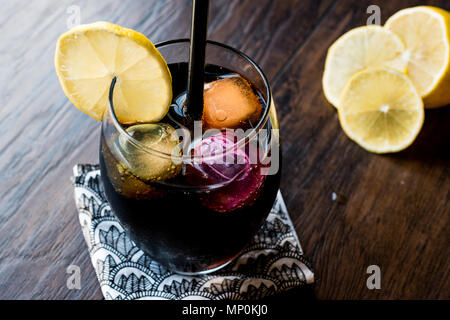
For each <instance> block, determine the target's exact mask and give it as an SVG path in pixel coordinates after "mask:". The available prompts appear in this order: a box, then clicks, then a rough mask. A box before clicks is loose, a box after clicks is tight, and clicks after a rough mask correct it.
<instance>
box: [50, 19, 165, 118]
mask: <svg viewBox="0 0 450 320" xmlns="http://www.w3.org/2000/svg"><path fill="white" fill-rule="evenodd" d="M55 69H56V73H57V75H58V78H59V81H60V84H61V86H62V88H63V90H64V93H65V94H66V96H67V97H68V98H69V99H70V101H72V103H73V104H74V105H75V106H76V107H77V108H78V109H80V110H82V111H84V112H85V113H87V114H88V115H90V116H91V117H93V118H95V119H96V120H102V119H103V115H104V113H105V110H106V109H107V107H108V105H109V102H108V95H109V88H110V85H111V82H112V79H113V78H114V77H116V78H117V82H116V85H115V88H114V108H115V113H116V115H117V118H118V120H119V122H121V123H123V124H131V123H143V122H157V121H159V120H161V119H162V118H163V117H164V116H165V114H166V113H167V111H168V110H169V107H170V103H171V101H172V78H171V75H170V71H169V69H168V67H167V63H166V62H165V60H164V58H163V57H162V56H161V54H160V53H159V52H158V50H157V49H156V48H155V46H154V45H153V44H152V43H151V41H150V40H149V39H147V38H146V37H145V36H144V35H142V34H141V33H138V32H136V31H134V30H131V29H127V28H123V27H120V26H117V25H114V24H112V23H108V22H96V23H92V24H87V25H80V26H78V27H75V28H73V29H71V30H69V31H67V32H66V33H64V34H63V35H61V37H60V38H59V39H58V42H57V45H56V52H55Z"/></svg>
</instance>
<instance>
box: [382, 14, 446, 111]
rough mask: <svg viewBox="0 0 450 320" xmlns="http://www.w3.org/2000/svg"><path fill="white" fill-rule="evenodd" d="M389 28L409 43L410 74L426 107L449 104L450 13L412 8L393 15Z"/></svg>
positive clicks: (387, 25)
mask: <svg viewBox="0 0 450 320" xmlns="http://www.w3.org/2000/svg"><path fill="white" fill-rule="evenodd" d="M385 27H386V28H387V29H388V30H391V31H393V32H395V33H396V34H397V35H398V36H399V37H400V38H401V39H402V40H403V42H404V43H405V45H406V49H407V53H408V57H409V63H408V75H409V77H410V78H411V79H412V81H413V83H414V85H415V86H416V88H417V90H418V91H419V94H420V95H421V96H422V97H423V99H424V103H425V107H427V108H436V107H441V106H444V105H447V104H449V103H450V53H449V47H450V13H449V12H448V11H446V10H443V9H439V8H434V7H414V8H408V9H404V10H400V11H398V12H397V13H395V14H394V15H393V16H392V17H390V18H389V19H388V21H387V22H386V25H385Z"/></svg>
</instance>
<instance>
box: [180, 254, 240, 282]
mask: <svg viewBox="0 0 450 320" xmlns="http://www.w3.org/2000/svg"><path fill="white" fill-rule="evenodd" d="M239 254H240V252H239V253H238V254H236V255H235V256H233V257H231V258H230V259H228V260H227V261H225V262H224V263H222V264H221V265H218V266H216V267H214V268H210V269H206V270H201V271H196V272H184V271H178V270H173V272H174V273H176V274H180V275H183V276H202V275H205V274H210V273H213V272H216V271H218V270H220V269H222V268H224V267H226V266H227V265H229V264H230V263H231V262H232V261H233V260H234V259H235V258H237V257H238V256H239Z"/></svg>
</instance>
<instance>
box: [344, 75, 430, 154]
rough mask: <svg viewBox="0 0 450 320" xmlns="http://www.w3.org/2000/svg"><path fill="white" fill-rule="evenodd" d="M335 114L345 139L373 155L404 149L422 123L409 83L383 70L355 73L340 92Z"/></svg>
mask: <svg viewBox="0 0 450 320" xmlns="http://www.w3.org/2000/svg"><path fill="white" fill-rule="evenodd" d="M338 113H339V121H340V123H341V126H342V129H343V130H344V132H345V133H346V134H347V136H348V137H349V138H350V139H352V140H353V141H355V142H356V143H358V144H359V145H360V146H361V147H363V148H364V149H366V150H368V151H370V152H375V153H389V152H397V151H401V150H403V149H405V148H407V147H408V146H409V145H411V144H412V143H413V141H414V140H415V138H416V137H417V135H418V134H419V132H420V129H421V128H422V124H423V121H424V109H423V102H422V99H421V97H420V95H419V94H418V92H417V90H416V88H415V86H414V84H413V83H412V81H411V80H410V79H409V78H408V77H407V76H406V75H405V74H403V73H401V72H398V71H395V70H393V69H389V68H385V67H381V68H371V69H367V70H364V71H361V72H358V73H356V74H355V75H354V76H353V77H352V78H351V79H350V80H349V81H348V83H347V85H346V86H345V88H344V91H343V92H342V95H341V97H340V99H339V106H338Z"/></svg>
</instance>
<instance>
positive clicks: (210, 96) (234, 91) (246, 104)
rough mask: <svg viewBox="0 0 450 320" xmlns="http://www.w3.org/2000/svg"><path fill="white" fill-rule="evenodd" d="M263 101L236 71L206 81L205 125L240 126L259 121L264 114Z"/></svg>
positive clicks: (213, 126) (211, 126)
mask: <svg viewBox="0 0 450 320" xmlns="http://www.w3.org/2000/svg"><path fill="white" fill-rule="evenodd" d="M261 109H262V105H261V101H260V100H259V98H258V97H257V96H256V94H255V93H254V91H253V89H252V87H251V86H250V84H249V83H248V81H247V80H245V79H244V78H242V77H240V76H238V75H236V76H230V77H227V78H223V79H219V80H216V81H213V82H210V83H208V84H206V85H205V91H204V107H203V118H202V120H203V126H204V128H205V129H210V128H216V129H220V130H222V129H227V128H230V129H236V128H244V127H248V126H249V125H251V124H253V125H255V124H256V123H257V122H258V120H259V118H260V116H261Z"/></svg>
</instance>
